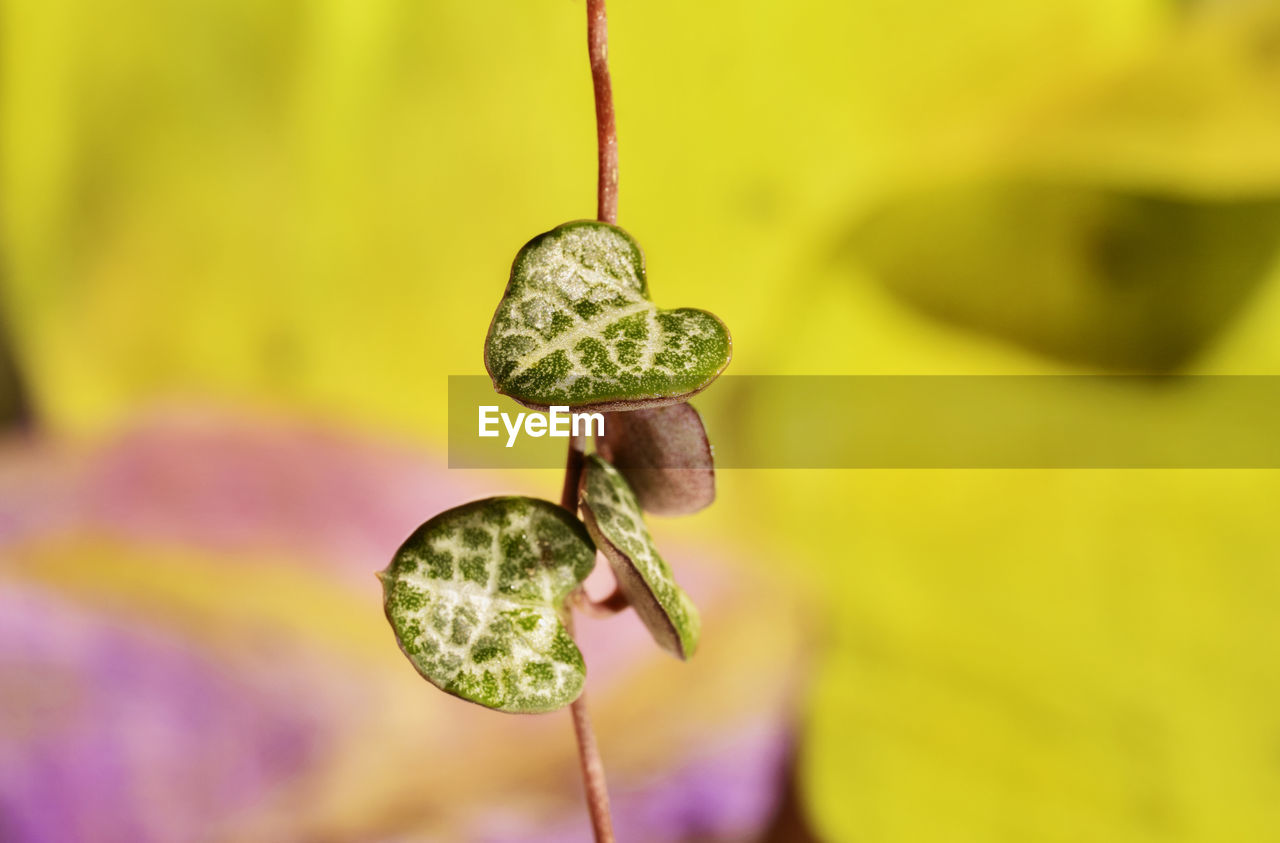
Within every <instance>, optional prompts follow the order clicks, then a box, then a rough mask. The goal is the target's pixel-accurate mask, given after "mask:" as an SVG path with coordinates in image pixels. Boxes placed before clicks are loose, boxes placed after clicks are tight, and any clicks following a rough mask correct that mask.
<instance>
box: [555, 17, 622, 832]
mask: <svg viewBox="0 0 1280 843" xmlns="http://www.w3.org/2000/svg"><path fill="white" fill-rule="evenodd" d="M587 53H588V55H589V56H590V58H591V83H592V87H593V88H594V89H595V96H596V145H597V150H598V151H597V170H596V216H597V218H599V219H600V221H601V222H607V223H610V224H611V225H613V224H617V222H618V130H617V127H616V125H615V124H614V117H613V85H612V83H611V82H610V80H609V22H608V18H607V17H606V16H605V10H604V0H587ZM585 449H586V439H585V437H583V436H574V437H573V438H571V439H570V440H569V454H568V456H567V457H566V458H565V466H564V486H563V488H562V489H561V492H560V505H561V506H563V507H564V508H565V509H567V510H569V511H570V512H572V513H573V514H574V515H577V514H578V485H579V483H580V482H581V480H582V467H583V462H584V457H583V452H584V450H585ZM565 615H566V622H567V626H568V627H569V634H570V635H573V609H572V608H569V609H568V610H567V611H566V612H565ZM569 713H570V714H571V715H572V717H573V733H574V735H575V736H576V737H577V739H578V766H579V767H580V768H581V770H582V787H583V790H584V791H585V792H586V797H587V811H588V813H590V815H591V830H592V831H593V832H594V833H595V838H596V843H613V841H614V837H613V820H612V819H611V818H610V815H609V788H608V786H607V785H606V784H605V778H604V762H603V761H601V760H600V747H599V746H598V745H597V744H596V735H595V732H593V731H592V730H591V716H590V715H589V714H587V699H586V694H585V692H584V693H583V694H582V695H580V696H579V697H578V698H577V699H576V700H574V701H573V704H572V705H570V706H569Z"/></svg>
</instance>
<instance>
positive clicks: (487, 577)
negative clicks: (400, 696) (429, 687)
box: [378, 497, 595, 713]
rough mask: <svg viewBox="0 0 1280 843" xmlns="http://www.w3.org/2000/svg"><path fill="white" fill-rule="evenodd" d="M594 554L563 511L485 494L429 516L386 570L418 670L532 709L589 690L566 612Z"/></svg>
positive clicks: (497, 702)
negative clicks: (563, 610)
mask: <svg viewBox="0 0 1280 843" xmlns="http://www.w3.org/2000/svg"><path fill="white" fill-rule="evenodd" d="M594 564H595V546H594V545H593V544H592V542H591V537H590V536H589V535H588V534H587V531H586V530H585V529H584V528H583V526H582V523H581V522H579V521H578V520H577V519H576V518H574V517H573V516H571V515H570V514H569V513H568V512H566V511H565V510H563V509H561V508H560V507H558V506H556V505H555V504H553V503H549V502H547V501H542V500H536V499H534V498H519V497H507V498H489V499H487V500H481V501H475V502H473V503H469V504H466V505H464V506H460V507H457V508H455V509H450V510H449V511H447V512H442V513H441V514H439V515H437V516H436V517H435V518H432V519H431V520H430V521H428V522H427V523H425V524H423V525H422V526H421V527H419V528H418V529H417V530H415V531H414V533H413V535H411V536H410V537H409V538H408V540H406V541H405V543H404V544H403V545H402V546H401V547H400V549H399V550H398V551H396V555H395V558H394V559H392V561H391V564H390V565H389V566H387V569H386V570H385V571H383V572H381V573H380V574H379V575H378V577H379V578H380V579H381V580H382V587H383V603H384V607H385V609H386V613H387V620H389V621H390V622H391V627H392V629H394V630H395V633H396V639H397V640H398V641H399V642H400V649H401V650H403V651H404V654H405V655H406V656H408V657H409V661H411V662H412V663H413V666H414V667H416V668H417V669H418V672H419V673H421V674H422V675H423V676H425V677H426V678H427V680H429V681H430V682H431V683H432V684H433V685H435V686H437V687H438V688H440V689H441V690H443V691H447V692H448V693H450V694H453V695H455V696H458V697H462V698H463V699H465V700H470V701H472V702H475V703H479V704H480V705H483V706H487V707H488V708H496V709H498V710H500V711H510V712H524V713H529V712H541V711H553V710H555V709H557V708H561V707H563V706H565V705H568V704H569V703H571V702H573V701H574V700H575V699H577V697H578V694H580V693H581V692H582V683H583V680H584V679H585V675H586V668H585V667H584V665H583V663H582V654H581V653H580V652H578V648H577V645H575V644H574V642H573V638H572V637H570V635H569V632H568V630H567V629H565V627H564V624H563V623H562V622H561V619H560V610H561V608H562V606H563V604H564V600H565V597H566V596H567V595H568V594H569V592H570V591H572V590H573V589H574V588H575V587H576V586H577V585H578V583H580V582H582V580H584V579H586V576H587V574H589V573H591V569H592V567H593V566H594Z"/></svg>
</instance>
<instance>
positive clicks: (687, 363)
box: [485, 221, 732, 410]
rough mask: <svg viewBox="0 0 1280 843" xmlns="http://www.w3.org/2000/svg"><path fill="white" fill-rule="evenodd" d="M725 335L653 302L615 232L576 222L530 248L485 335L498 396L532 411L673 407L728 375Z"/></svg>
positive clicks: (709, 322) (637, 255)
mask: <svg viewBox="0 0 1280 843" xmlns="http://www.w3.org/2000/svg"><path fill="white" fill-rule="evenodd" d="M731 353H732V342H731V340H730V338H729V331H728V329H726V328H725V326H724V323H722V322H721V321H720V320H719V319H718V318H716V317H715V316H714V315H713V314H711V313H708V312H706V311H705V310H694V309H691V308H681V309H678V310H660V309H658V307H657V306H655V305H654V304H653V302H651V301H649V290H648V284H647V282H646V280H645V269H644V255H643V254H642V253H641V251H640V247H639V245H638V244H637V243H636V241H635V240H634V239H632V237H631V235H629V234H627V233H626V232H625V231H623V230H622V229H621V228H618V227H617V226H613V225H609V224H607V223H602V222H593V221H581V222H571V223H566V224H564V225H561V226H559V227H557V228H554V229H552V230H551V231H548V232H546V233H545V234H542V235H539V236H538V237H535V238H534V239H533V240H531V241H529V243H527V244H526V245H525V246H524V248H522V249H521V250H520V253H519V254H518V255H517V256H516V259H515V262H514V263H513V264H512V267H511V279H510V281H509V282H508V283H507V288H506V292H505V293H504V294H503V297H502V301H501V302H500V303H499V304H498V309H497V311H496V312H495V313H494V315H493V321H492V323H491V324H490V325H489V335H488V337H487V339H486V341H485V368H486V369H488V371H489V376H490V377H491V378H492V379H493V385H494V388H495V389H496V390H497V391H498V392H501V393H503V394H504V395H509V396H511V397H512V398H514V399H515V400H516V401H519V402H520V403H521V404H524V405H526V406H529V407H534V408H537V409H544V408H546V407H549V406H552V405H566V406H571V407H590V408H593V409H606V410H622V409H635V408H638V407H655V406H663V405H666V404H671V403H675V402H678V401H681V400H684V399H685V398H687V397H689V396H690V395H693V394H695V393H697V392H699V391H701V390H702V389H704V388H705V387H706V386H707V385H708V384H710V383H711V382H712V381H713V380H715V378H716V377H717V376H718V375H719V374H720V372H722V371H723V370H724V368H725V367H726V366H727V365H729V358H730V356H731Z"/></svg>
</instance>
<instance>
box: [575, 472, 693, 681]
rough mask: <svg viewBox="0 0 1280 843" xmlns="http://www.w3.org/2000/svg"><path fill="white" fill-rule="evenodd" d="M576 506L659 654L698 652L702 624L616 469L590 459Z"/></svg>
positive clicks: (632, 494) (685, 657)
mask: <svg viewBox="0 0 1280 843" xmlns="http://www.w3.org/2000/svg"><path fill="white" fill-rule="evenodd" d="M579 503H580V504H581V506H582V515H583V520H584V521H585V522H586V525H587V529H588V530H589V531H590V532H591V535H592V537H593V538H594V539H595V540H596V544H597V545H598V546H599V548H600V550H601V551H603V552H604V555H605V558H607V559H608V560H609V565H610V567H612V568H613V575H614V577H615V578H616V579H617V580H618V587H619V588H621V589H622V593H623V594H625V595H626V597H627V600H628V602H629V603H630V604H631V607H632V608H633V609H635V610H636V614H637V615H639V616H640V620H642V621H644V625H645V626H646V627H648V629H649V632H650V634H651V635H653V640H654V641H656V642H658V645H659V646H660V647H662V649H664V650H666V651H667V652H669V653H671V654H672V655H674V656H676V657H677V658H681V659H687V658H689V657H690V656H692V655H693V653H694V651H695V650H696V649H697V647H698V634H699V632H700V631H701V628H702V621H701V618H700V616H699V615H698V608H697V607H696V606H694V605H693V601H692V600H690V599H689V595H687V594H685V592H684V589H682V588H680V586H679V585H677V584H676V581H675V577H674V576H673V575H672V573H671V566H669V565H668V564H667V563H666V561H665V560H664V559H663V558H662V555H661V554H659V553H658V548H657V547H656V546H655V545H654V542H653V537H652V536H650V535H649V530H648V528H647V527H645V523H644V518H643V516H642V515H641V514H640V504H639V502H638V501H637V500H636V496H635V493H634V492H632V491H631V487H630V486H628V485H627V481H626V478H624V477H623V476H622V475H621V474H620V473H619V472H618V470H617V469H616V468H614V467H613V466H612V465H610V464H609V463H607V462H605V461H604V460H602V459H601V458H600V457H598V456H595V455H592V456H590V457H588V458H587V463H586V467H585V469H584V470H583V473H582V483H581V485H580V492H579Z"/></svg>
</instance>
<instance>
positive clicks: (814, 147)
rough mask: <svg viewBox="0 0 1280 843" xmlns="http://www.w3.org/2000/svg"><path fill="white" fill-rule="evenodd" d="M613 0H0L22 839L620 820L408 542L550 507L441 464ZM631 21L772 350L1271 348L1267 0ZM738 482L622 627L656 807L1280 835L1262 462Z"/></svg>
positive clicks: (949, 369)
mask: <svg viewBox="0 0 1280 843" xmlns="http://www.w3.org/2000/svg"><path fill="white" fill-rule="evenodd" d="M581 6H582V4H581V3H580V2H574V0H526V1H525V2H519V3H514V2H513V3H498V4H493V3H488V4H480V3H473V2H463V0H426V2H408V0H307V1H306V2H300V0H277V2H262V0H216V2H215V0H184V2H174V1H173V0H168V2H166V0H118V1H117V2H111V3H89V2H83V0H80V1H79V2H77V0H4V2H3V4H0V10H2V12H0V14H2V16H3V19H2V20H0V126H3V146H2V148H0V212H2V214H3V218H2V221H0V222H2V226H3V227H2V229H0V326H2V332H3V339H2V349H0V361H2V362H3V366H0V383H2V384H3V387H0V406H2V407H3V414H4V417H5V419H6V424H7V428H6V429H7V431H8V432H7V434H6V435H5V437H4V440H3V444H2V445H0V840H4V841H19V842H20V843H26V842H27V841H50V842H51V843H53V842H54V841H56V842H57V843H63V842H64V841H152V840H154V841H186V840H199V841H203V840H220V841H221V840H227V841H258V840H263V841H268V840H269V841H291V840H297V841H366V840H369V841H372V840H405V841H408V840H556V841H559V840H583V839H586V835H587V833H588V832H587V826H586V822H585V819H584V817H583V815H582V810H581V803H580V795H579V791H578V787H579V786H578V783H577V779H576V772H575V769H574V756H573V749H572V739H571V732H570V728H569V724H568V721H567V717H565V716H563V715H560V716H557V715H549V716H546V717H532V718H514V717H509V716H504V715H500V714H495V713H490V712H486V711H482V710H480V709H477V708H475V707H472V706H469V705H467V704H464V703H461V702H458V701H455V700H452V699H449V698H446V697H444V696H443V695H441V694H439V693H438V692H436V691H435V690H434V689H432V688H430V687H429V686H428V685H426V684H425V683H423V682H422V681H421V680H420V679H419V678H418V677H417V676H416V675H415V674H414V673H413V671H412V669H411V668H410V667H409V665H408V664H407V663H406V662H404V660H403V659H402V658H401V656H400V655H399V653H398V652H397V650H396V647H395V645H394V642H393V639H392V637H391V634H390V632H389V630H388V629H387V627H386V624H385V621H384V620H383V618H382V617H381V607H380V591H379V588H378V585H377V582H376V580H375V579H374V577H373V575H372V572H373V571H375V570H377V569H378V568H381V567H382V566H383V565H384V564H385V560H386V559H387V558H388V557H389V556H390V554H391V552H392V551H393V550H394V549H395V547H396V546H397V545H398V543H399V541H400V540H401V539H402V538H403V537H404V536H405V535H407V534H408V533H409V532H410V531H411V530H412V528H413V527H415V526H416V525H417V524H418V523H419V522H420V521H422V520H425V519H426V518H427V517H429V516H431V515H433V514H435V513H436V512H438V511H440V510H443V509H445V508H447V507H449V506H451V505H454V504H456V503H459V502H462V501H465V500H468V499H470V498H473V497H477V496H480V495H483V494H491V493H497V492H523V493H532V494H540V495H543V496H553V495H554V494H555V493H556V491H557V490H558V478H557V476H556V475H555V473H553V472H546V471H528V472H508V473H498V472H476V471H471V472H468V471H456V470H455V471H449V470H447V469H446V468H445V458H444V454H445V430H446V424H445V421H446V400H445V399H446V383H447V382H446V377H447V376H448V375H450V374H481V373H482V371H483V370H482V361H481V354H480V349H481V343H482V340H483V336H484V332H485V329H486V326H487V323H488V320H489V317H490V315H491V313H492V310H493V307H494V305H495V303H496V301H497V298H498V296H499V294H500V292H501V289H502V286H503V284H504V283H505V280H506V273H507V269H508V266H509V262H510V260H511V257H512V255H513V254H514V253H515V250H516V249H517V248H518V247H519V246H520V245H521V244H522V243H524V242H525V241H526V240H527V239H528V238H529V237H531V236H532V235H534V234H536V233H538V232H540V231H542V230H545V229H547V228H550V227H551V226H553V225H556V224H558V223H560V222H563V221H566V220H569V219H575V218H581V217H586V216H590V215H591V214H592V212H593V208H594V179H595V171H594V154H595V153H594V141H595V138H594V124H593V114H592V102H591V91H590V78H589V75H588V72H587V65H586V56H585V20H584V14H583V9H582V8H581ZM609 11H610V25H611V60H612V66H613V72H614V83H615V97H616V105H617V109H618V115H619V116H618V123H619V136H620V149H621V160H622V170H621V174H622V177H621V209H620V221H621V223H622V224H623V225H624V226H625V227H627V228H628V229H629V230H630V231H631V232H632V233H633V234H635V235H636V236H637V238H638V239H639V240H640V242H641V243H643V244H644V246H645V248H646V251H647V257H648V265H649V274H650V285H651V288H652V290H653V292H654V295H655V298H656V300H657V301H658V303H659V304H660V305H663V306H685V305H689V306H701V307H706V308H709V309H713V310H715V311H716V312H717V313H718V314H720V315H721V316H722V317H723V318H724V319H725V321H726V322H727V323H728V325H729V326H730V327H731V329H732V331H733V334H734V338H735V360H734V363H733V367H732V370H731V371H733V372H734V373H736V374H845V373H849V374H955V375H963V374H1041V373H1043V374H1050V373H1052V374H1062V373H1096V372H1103V373H1106V372H1161V373H1164V372H1193V373H1199V374H1263V375H1275V374H1278V373H1280V265H1278V264H1277V261H1276V251H1275V247H1276V245H1277V243H1278V242H1280V3H1276V2H1275V0H1266V2H1264V1H1263V0H1199V1H1198V2H1169V0H1040V2H1034V3H1028V2H1025V0H972V1H971V2H966V3H955V2H949V0H839V2H835V1H834V0H793V2H788V3H777V2H760V1H759V0H737V2H733V3H728V2H718V0H711V1H710V2H700V3H688V2H676V0H646V2H643V3H641V2H634V0H613V2H611V3H610V9H609ZM746 380H749V379H746ZM739 423H740V425H741V427H742V429H741V430H740V431H735V433H740V434H743V435H749V433H750V426H751V424H752V420H751V417H750V414H745V415H744V416H743V417H742V418H741V419H740V420H739ZM919 429H921V420H919V419H912V418H904V419H903V420H902V433H901V435H903V436H911V435H914V434H913V431H917V430H919ZM719 492H720V498H719V501H718V503H717V505H716V506H715V507H713V508H712V509H710V510H708V511H707V512H704V513H702V514H700V515H699V516H698V517H696V518H692V519H682V520H667V521H655V525H654V529H655V531H656V533H657V535H658V537H659V539H660V540H661V541H662V542H663V544H664V547H667V548H669V553H668V555H669V558H670V559H671V561H672V562H673V564H674V565H675V566H676V568H677V571H678V574H679V576H680V577H681V579H682V581H686V582H687V583H688V587H689V590H690V591H691V592H692V593H693V594H694V596H695V598H697V599H698V601H699V602H700V604H701V605H703V606H704V610H705V616H706V622H705V624H704V627H705V632H704V635H705V643H704V649H703V651H702V652H700V653H699V655H698V656H697V658H695V660H694V661H693V662H691V663H690V664H688V665H681V664H676V663H674V662H673V661H671V660H669V659H667V658H666V657H665V656H662V655H661V654H659V653H657V652H656V651H655V650H653V649H652V648H651V647H650V646H649V645H648V644H647V642H646V640H645V634H644V632H643V630H642V629H641V628H640V627H639V626H638V624H637V623H636V622H635V620H634V618H631V617H628V616H623V617H620V618H618V619H615V620H611V621H602V622H599V623H596V622H584V623H583V624H582V627H581V629H582V637H583V638H584V639H585V643H584V650H585V652H586V656H587V662H588V666H589V671H590V680H589V695H590V698H591V704H592V709H593V712H594V713H595V716H596V719H597V722H598V727H599V730H600V739H601V743H602V748H603V752H604V756H605V759H606V763H607V765H608V767H609V770H610V775H611V784H612V785H613V790H614V799H615V803H616V807H617V811H618V817H619V826H620V834H621V839H624V840H632V841H666V840H754V839H772V840H806V839H815V838H816V839H823V840H833V841H867V843H896V841H948V843H951V842H952V841H955V842H956V843H960V842H961V841H982V842H983V843H988V842H989V841H1019V843H1023V841H1071V842H1072V843H1078V841H1096V843H1104V841H1126V842H1127V841H1152V843H1165V841H1168V842H1169V843H1173V841H1179V842H1181V841H1205V843H1218V841H1264V840H1280V715H1278V714H1277V712H1278V711H1280V623H1278V622H1277V620H1276V616H1277V606H1280V572H1278V571H1277V565H1276V563H1277V561H1278V559H1280V521H1278V520H1277V518H1276V501H1277V499H1278V498H1280V494H1278V493H1280V478H1277V476H1276V474H1275V473H1274V472H1266V471H1167V470H1166V471H1032V470H1024V471H860V472H859V471H745V470H744V471H729V472H723V473H722V475H721V477H720V478H719Z"/></svg>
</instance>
